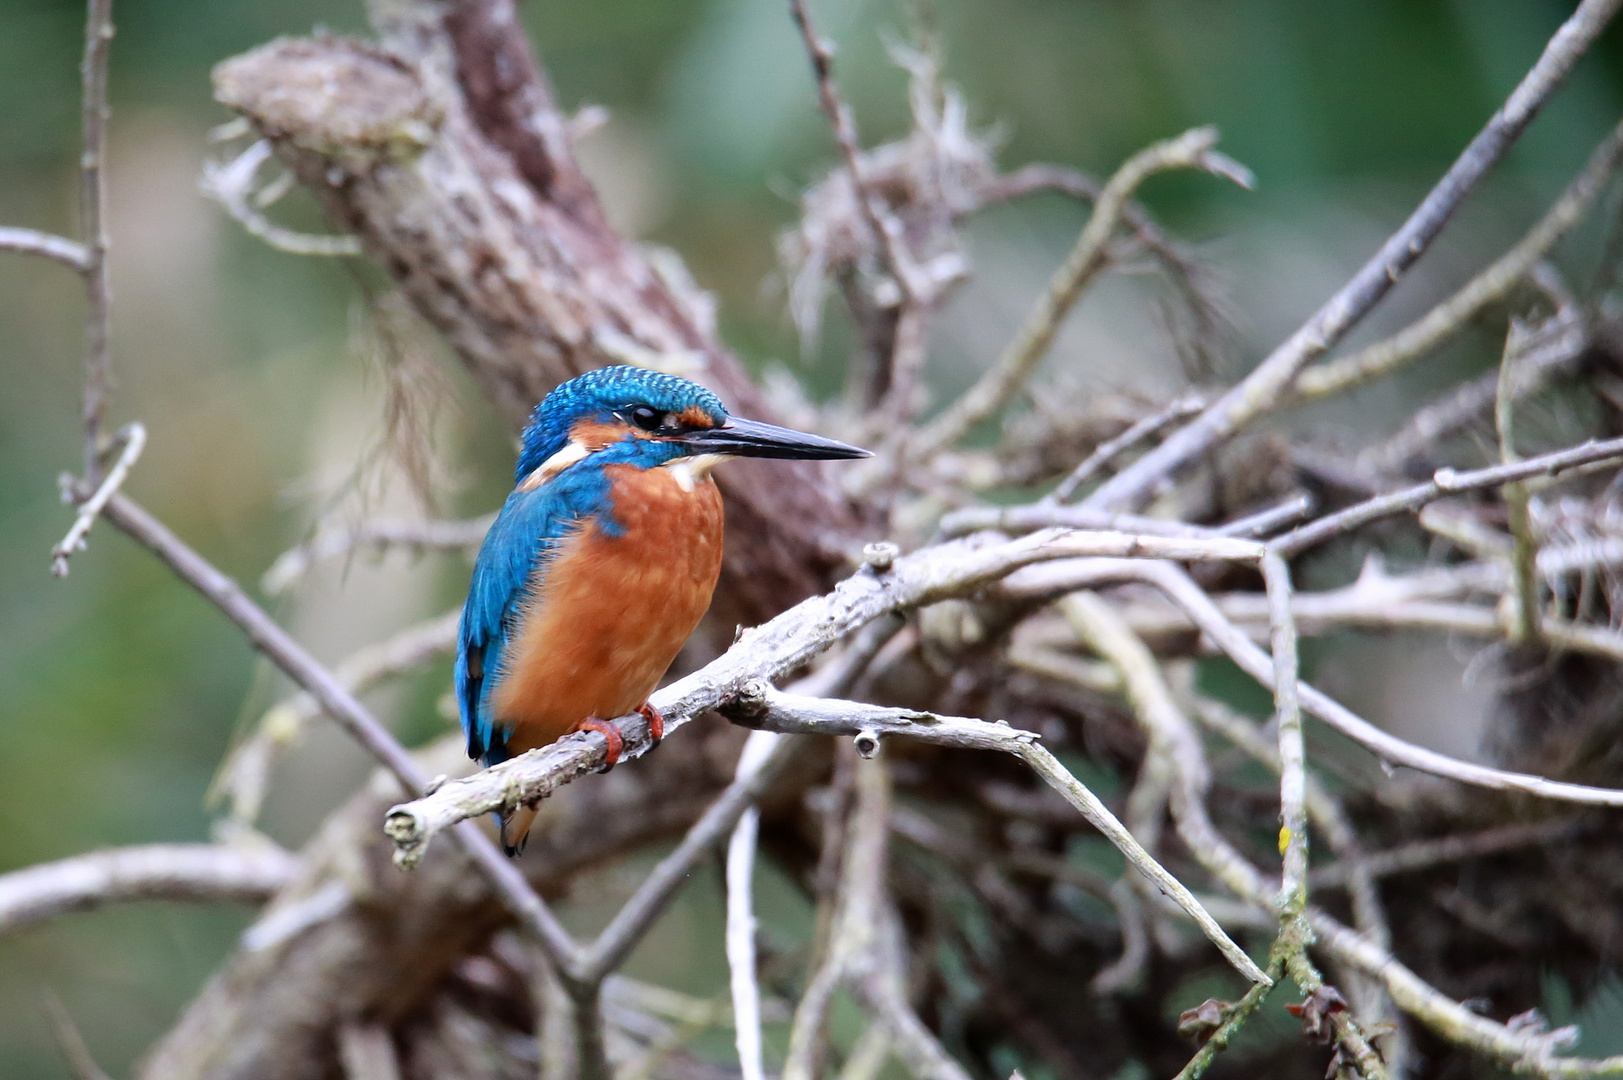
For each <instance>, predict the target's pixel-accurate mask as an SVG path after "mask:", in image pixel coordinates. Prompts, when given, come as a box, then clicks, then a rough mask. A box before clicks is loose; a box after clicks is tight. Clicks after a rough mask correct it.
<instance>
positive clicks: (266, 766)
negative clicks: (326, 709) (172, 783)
mask: <svg viewBox="0 0 1623 1080" xmlns="http://www.w3.org/2000/svg"><path fill="white" fill-rule="evenodd" d="M461 621H462V610H461V609H460V608H458V609H456V610H454V611H448V612H446V613H445V614H443V615H441V616H439V617H438V618H434V619H428V620H426V621H424V622H421V623H417V624H415V625H412V626H408V627H406V628H405V629H404V630H401V631H400V632H399V633H397V634H395V635H394V636H393V637H390V638H388V639H386V640H384V641H380V642H377V643H376V644H372V645H366V646H363V647H361V648H359V649H357V650H355V652H353V653H351V654H350V655H349V656H347V657H345V658H344V659H343V660H341V661H339V662H338V663H337V664H336V665H334V666H333V669H332V674H333V677H334V678H335V679H337V680H338V682H339V683H340V684H341V685H342V686H343V687H344V688H345V689H347V690H348V691H349V692H350V693H352V694H364V693H366V692H367V691H368V690H370V689H372V688H373V687H374V686H376V685H378V683H380V682H382V681H383V680H384V679H387V678H389V677H391V676H395V675H402V674H405V673H407V672H410V671H414V670H416V669H417V668H419V667H421V666H422V665H423V664H425V663H427V662H428V661H430V660H432V659H434V658H435V657H438V656H444V655H446V654H447V653H450V652H454V651H455V649H456V637H457V628H458V627H459V626H460V625H461ZM321 715H322V711H321V703H320V702H318V701H317V700H316V699H315V697H314V695H312V694H310V693H307V692H305V691H302V690H301V691H299V692H298V693H297V694H294V695H293V696H292V697H290V698H288V699H287V700H285V701H281V702H278V703H277V704H276V705H274V706H272V707H271V708H270V709H267V710H266V711H265V715H263V716H262V717H260V718H259V723H258V724H256V725H255V726H254V729H253V731H251V732H250V733H249V734H248V736H247V737H246V738H245V739H243V740H242V741H241V742H240V743H238V744H237V745H236V746H234V747H233V748H232V749H231V752H230V753H229V754H228V755H227V756H226V759H225V761H224V762H223V763H222V764H221V765H220V769H219V772H218V773H216V774H215V779H214V783H213V784H211V785H210V787H209V798H210V800H213V799H218V798H226V799H229V800H230V805H231V817H232V819H233V820H235V821H239V822H242V823H244V824H252V823H253V822H254V821H256V820H258V818H259V811H260V809H261V807H262V806H263V805H264V802H265V794H266V790H267V788H268V787H269V784H270V772H271V767H272V766H273V765H274V763H275V760H276V757H277V755H278V754H279V753H281V752H282V751H284V750H285V749H287V748H288V747H290V746H292V745H293V744H295V743H296V742H297V741H298V740H299V739H300V738H301V737H302V736H303V734H304V729H305V728H306V727H307V726H308V725H309V724H311V723H313V722H314V721H316V720H318V719H320V717H321Z"/></svg>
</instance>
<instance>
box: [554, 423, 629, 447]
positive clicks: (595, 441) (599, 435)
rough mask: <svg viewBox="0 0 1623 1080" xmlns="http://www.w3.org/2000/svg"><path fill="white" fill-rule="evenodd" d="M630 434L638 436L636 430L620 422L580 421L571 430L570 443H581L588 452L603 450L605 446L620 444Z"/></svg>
mask: <svg viewBox="0 0 1623 1080" xmlns="http://www.w3.org/2000/svg"><path fill="white" fill-rule="evenodd" d="M628 432H629V433H631V434H633V435H635V434H637V432H636V429H634V428H632V427H631V426H630V425H628V424H624V423H622V422H620V421H619V420H610V421H608V422H607V423H605V422H603V421H601V420H580V421H577V422H576V424H575V426H574V427H572V428H570V429H569V441H570V442H576V443H580V444H581V445H582V446H584V447H586V449H587V450H601V449H603V448H604V447H605V446H609V445H611V444H613V443H617V442H619V441H620V440H621V439H623V438H625V437H626V434H627V433H628Z"/></svg>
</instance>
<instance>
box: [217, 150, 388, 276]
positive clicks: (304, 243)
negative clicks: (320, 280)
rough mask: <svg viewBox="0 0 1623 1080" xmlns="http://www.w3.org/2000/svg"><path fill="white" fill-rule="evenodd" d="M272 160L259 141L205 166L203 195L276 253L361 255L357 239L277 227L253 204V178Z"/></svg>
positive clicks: (336, 255)
mask: <svg viewBox="0 0 1623 1080" xmlns="http://www.w3.org/2000/svg"><path fill="white" fill-rule="evenodd" d="M271 156H272V151H271V144H270V140H268V139H260V140H259V141H258V142H256V143H254V144H253V145H252V146H250V147H248V149H246V150H244V151H243V152H242V153H240V154H238V155H237V156H236V157H235V158H233V159H232V160H231V161H228V162H224V163H222V162H217V161H205V162H203V181H202V187H203V194H205V195H207V196H208V197H209V198H211V199H213V200H214V201H215V202H217V203H219V204H220V205H221V206H222V207H224V208H225V211H226V212H227V213H228V214H230V215H231V216H232V217H233V218H235V219H236V220H237V222H238V224H240V225H241V226H242V227H243V228H244V229H246V230H247V231H248V233H249V234H250V235H252V236H257V237H258V238H259V239H261V240H263V241H264V242H265V243H266V244H268V245H270V246H271V247H273V248H275V249H276V250H277V251H285V252H287V253H288V254H289V255H317V256H323V257H331V258H343V257H346V256H355V255H360V254H361V241H360V239H359V238H357V237H354V236H318V235H315V234H313V233H301V232H296V231H294V230H292V229H284V228H283V227H282V226H280V225H277V224H275V223H274V222H272V221H271V220H270V219H269V218H267V217H266V216H265V215H264V214H262V213H260V212H259V210H258V208H257V207H255V206H254V205H253V202H252V201H250V196H251V195H252V193H253V187H254V178H255V176H256V175H257V174H258V172H259V169H260V167H261V166H262V165H264V164H265V162H266V161H268V160H269V159H270V158H271Z"/></svg>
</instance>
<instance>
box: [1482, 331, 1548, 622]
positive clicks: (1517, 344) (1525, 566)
mask: <svg viewBox="0 0 1623 1080" xmlns="http://www.w3.org/2000/svg"><path fill="white" fill-rule="evenodd" d="M1527 338H1528V334H1527V331H1525V330H1524V329H1523V328H1522V325H1521V323H1519V322H1517V321H1516V320H1514V319H1512V320H1511V323H1510V331H1509V333H1507V334H1506V335H1505V350H1504V355H1503V356H1502V357H1501V358H1500V360H1499V381H1498V386H1497V387H1496V398H1495V402H1494V409H1493V422H1494V428H1495V430H1496V431H1497V432H1498V434H1499V462H1500V464H1502V465H1514V464H1516V463H1517V462H1518V461H1520V460H1521V456H1520V455H1518V454H1517V453H1516V438H1515V432H1514V427H1513V418H1514V415H1515V403H1516V398H1515V385H1514V384H1515V380H1514V375H1515V370H1516V362H1517V360H1518V359H1520V357H1521V354H1522V353H1523V352H1524V351H1525V350H1526V345H1527ZM1501 497H1502V498H1503V499H1504V500H1505V513H1506V516H1507V518H1508V525H1509V528H1510V535H1511V540H1512V546H1513V550H1512V552H1511V558H1510V575H1511V580H1512V581H1513V582H1514V583H1515V586H1516V589H1515V596H1516V623H1515V632H1514V633H1513V634H1512V635H1511V640H1512V641H1515V642H1518V643H1519V642H1526V643H1528V644H1530V645H1539V644H1542V643H1543V640H1544V634H1543V630H1542V627H1541V621H1542V620H1541V618H1540V610H1539V586H1540V584H1541V582H1540V579H1539V573H1538V541H1537V540H1536V539H1535V538H1534V537H1533V526H1532V523H1531V522H1530V521H1529V520H1528V514H1527V503H1528V499H1529V495H1528V491H1527V485H1526V484H1525V483H1521V482H1519V481H1513V482H1511V483H1508V484H1506V485H1505V486H1504V487H1503V488H1502V489H1501Z"/></svg>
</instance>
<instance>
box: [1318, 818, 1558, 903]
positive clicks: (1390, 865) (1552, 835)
mask: <svg viewBox="0 0 1623 1080" xmlns="http://www.w3.org/2000/svg"><path fill="white" fill-rule="evenodd" d="M1581 825H1582V822H1580V821H1575V820H1572V819H1557V820H1555V821H1540V822H1534V823H1531V824H1526V825H1523V824H1516V825H1500V826H1497V827H1495V828H1492V829H1484V830H1483V831H1481V832H1475V833H1466V834H1463V835H1459V836H1443V837H1439V838H1437V839H1435V840H1415V841H1413V842H1411V843H1408V844H1404V845H1402V846H1401V847H1395V848H1389V849H1388V850H1386V851H1372V852H1369V853H1367V854H1365V855H1364V856H1362V858H1360V859H1359V865H1358V867H1357V868H1356V869H1357V870H1360V871H1362V872H1364V873H1367V874H1369V875H1371V876H1372V877H1378V878H1380V877H1392V876H1394V875H1396V874H1409V873H1415V872H1417V871H1422V870H1430V869H1432V868H1433V867H1437V866H1446V865H1447V864H1449V863H1456V862H1466V861H1468V860H1471V859H1480V858H1485V857H1487V856H1490V855H1500V854H1503V853H1505V852H1507V851H1519V850H1521V849H1523V848H1529V847H1541V846H1543V845H1545V844H1552V843H1556V842H1558V841H1560V840H1565V839H1568V838H1570V837H1571V836H1573V835H1574V834H1575V833H1576V832H1578V831H1579V829H1580V827H1581ZM1354 869H1355V868H1353V867H1350V866H1347V865H1346V864H1345V863H1342V862H1335V863H1331V864H1330V865H1329V866H1325V867H1322V868H1320V869H1317V870H1314V871H1313V872H1312V873H1310V874H1309V875H1308V882H1309V884H1311V885H1312V886H1313V887H1314V888H1340V887H1344V886H1346V885H1347V884H1348V882H1350V881H1351V880H1352V876H1353V872H1354Z"/></svg>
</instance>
